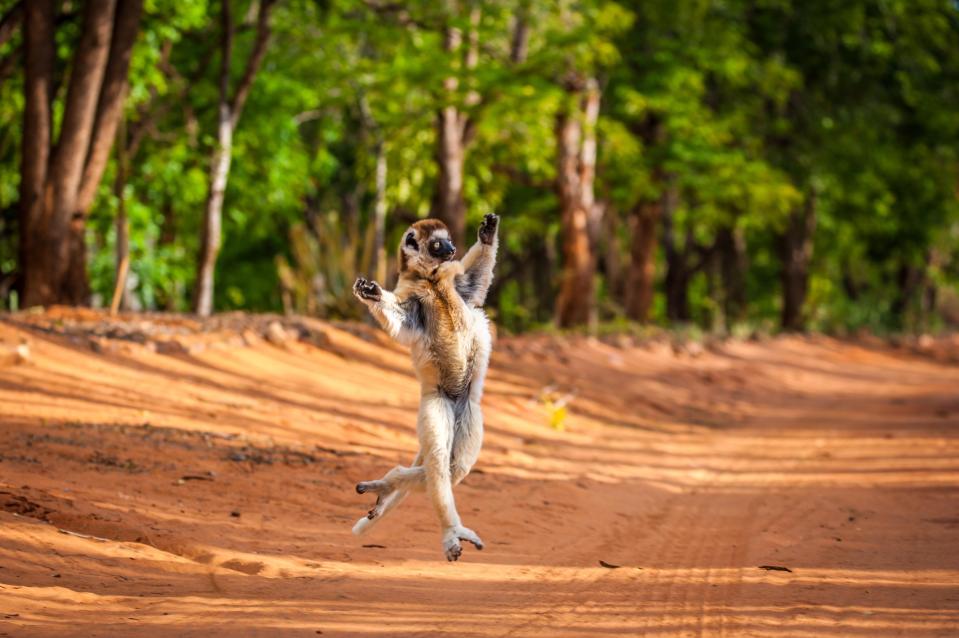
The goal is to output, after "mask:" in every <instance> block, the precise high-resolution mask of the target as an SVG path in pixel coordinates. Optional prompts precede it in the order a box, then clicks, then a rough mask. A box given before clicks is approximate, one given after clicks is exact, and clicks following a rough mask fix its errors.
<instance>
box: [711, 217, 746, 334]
mask: <svg viewBox="0 0 959 638" xmlns="http://www.w3.org/2000/svg"><path fill="white" fill-rule="evenodd" d="M716 250H717V252H718V253H719V255H718V256H719V271H720V276H721V279H722V291H723V298H722V304H723V314H724V316H725V319H726V323H727V328H728V327H729V325H731V324H732V323H734V322H738V321H742V320H743V319H745V318H746V270H747V264H746V239H745V238H744V237H743V234H742V231H740V230H739V229H737V228H734V227H733V226H722V227H720V228H719V230H718V231H717V233H716Z"/></svg>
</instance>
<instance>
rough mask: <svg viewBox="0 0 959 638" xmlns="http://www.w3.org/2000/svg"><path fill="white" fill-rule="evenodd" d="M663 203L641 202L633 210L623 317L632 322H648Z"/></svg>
mask: <svg viewBox="0 0 959 638" xmlns="http://www.w3.org/2000/svg"><path fill="white" fill-rule="evenodd" d="M661 216H662V199H660V200H656V201H643V202H640V203H638V204H637V205H636V206H635V208H634V209H633V214H632V218H633V220H632V221H633V233H632V244H631V247H630V251H629V271H628V273H627V275H626V316H627V317H629V318H630V319H632V320H633V321H639V322H642V323H645V322H647V321H649V310H650V307H651V306H652V304H653V293H654V288H653V285H654V282H655V277H656V244H657V243H658V230H659V220H660V217H661Z"/></svg>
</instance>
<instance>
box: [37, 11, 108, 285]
mask: <svg viewBox="0 0 959 638" xmlns="http://www.w3.org/2000/svg"><path fill="white" fill-rule="evenodd" d="M115 7H116V1H115V0H90V1H89V2H87V3H86V10H85V12H84V15H83V32H82V35H81V36H80V42H79V44H78V45H77V52H76V55H75V56H74V59H73V71H72V73H71V74H70V86H69V88H68V89H67V97H66V104H65V106H64V115H63V125H62V127H61V131H60V139H59V141H58V142H57V150H56V154H55V155H54V157H53V161H52V163H51V166H50V175H49V179H48V181H47V187H46V193H45V195H44V196H45V197H47V198H52V199H48V200H47V201H50V202H52V210H51V211H50V224H49V226H48V227H47V234H46V240H47V242H46V243H47V257H48V259H49V261H48V262H47V264H46V267H47V268H46V269H47V270H48V271H49V272H51V273H52V275H53V278H54V285H55V286H57V288H58V290H56V292H55V297H54V298H53V299H51V300H49V301H50V302H60V303H63V302H65V303H68V304H85V303H87V298H88V296H89V287H88V285H87V276H86V251H85V250H84V247H85V243H84V236H83V235H84V229H85V226H86V219H85V217H84V215H83V213H82V212H81V211H80V210H79V209H78V208H77V204H78V199H77V196H78V194H79V189H80V180H81V178H82V177H83V168H84V164H85V160H86V157H87V150H88V149H89V148H90V140H91V139H92V134H93V123H94V119H95V117H96V112H97V102H98V101H99V96H100V88H101V85H102V83H103V76H104V73H105V71H106V64H107V58H108V56H109V53H110V38H111V35H112V32H113V13H114V9H115Z"/></svg>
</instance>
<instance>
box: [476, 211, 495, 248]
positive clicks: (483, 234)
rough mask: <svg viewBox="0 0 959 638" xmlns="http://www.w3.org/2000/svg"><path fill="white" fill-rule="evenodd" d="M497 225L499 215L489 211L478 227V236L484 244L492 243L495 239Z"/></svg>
mask: <svg viewBox="0 0 959 638" xmlns="http://www.w3.org/2000/svg"><path fill="white" fill-rule="evenodd" d="M498 227H499V215H494V214H493V213H489V214H488V215H486V216H485V217H484V218H483V223H482V224H480V227H479V238H480V241H481V242H483V243H484V244H487V245H489V244H492V243H493V240H494V239H496V229H497V228H498Z"/></svg>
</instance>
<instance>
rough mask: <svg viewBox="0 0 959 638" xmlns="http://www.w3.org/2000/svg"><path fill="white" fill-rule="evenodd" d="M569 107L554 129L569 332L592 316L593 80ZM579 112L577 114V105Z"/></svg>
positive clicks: (562, 302) (563, 318)
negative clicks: (574, 103) (574, 107)
mask: <svg viewBox="0 0 959 638" xmlns="http://www.w3.org/2000/svg"><path fill="white" fill-rule="evenodd" d="M567 90H568V91H569V93H570V95H569V98H568V99H569V102H570V104H569V105H568V107H567V108H566V109H563V111H561V113H560V115H559V117H558V119H557V125H556V136H557V170H556V190H557V193H558V194H559V201H560V211H561V213H560V219H561V223H562V246H563V270H562V275H561V279H560V289H559V295H558V296H557V299H556V323H557V325H559V326H560V327H563V328H566V327H571V326H575V325H580V324H584V323H587V322H588V321H590V320H591V319H592V316H593V313H594V305H595V304H594V299H593V296H594V295H593V276H594V273H595V270H596V260H595V257H594V255H593V249H592V242H591V239H590V217H591V214H592V208H593V205H594V196H593V180H594V177H595V172H596V145H595V133H594V129H595V126H596V119H597V117H598V116H599V101H600V91H599V85H598V84H597V82H596V81H595V80H593V79H590V80H588V81H587V82H585V83H583V86H578V85H571V86H569V87H568V88H567ZM574 100H575V102H576V105H577V108H576V109H573V108H572V106H573V104H572V103H573V102H574Z"/></svg>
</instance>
